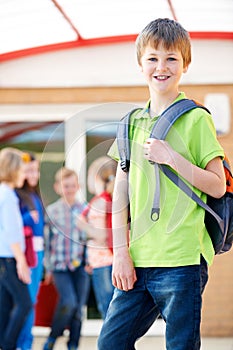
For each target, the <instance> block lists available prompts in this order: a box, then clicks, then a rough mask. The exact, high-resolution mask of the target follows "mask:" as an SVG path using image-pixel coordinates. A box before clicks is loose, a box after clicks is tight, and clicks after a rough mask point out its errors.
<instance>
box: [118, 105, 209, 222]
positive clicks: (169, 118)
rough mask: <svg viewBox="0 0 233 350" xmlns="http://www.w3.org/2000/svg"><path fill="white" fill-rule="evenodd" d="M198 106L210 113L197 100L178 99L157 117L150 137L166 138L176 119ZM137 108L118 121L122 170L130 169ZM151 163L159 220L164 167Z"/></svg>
mask: <svg viewBox="0 0 233 350" xmlns="http://www.w3.org/2000/svg"><path fill="white" fill-rule="evenodd" d="M197 107H200V108H203V109H205V110H206V111H207V112H208V113H210V112H209V110H208V109H207V108H206V107H204V106H203V105H201V104H199V103H197V102H195V101H194V100H190V99H182V100H179V101H176V102H175V103H173V104H172V105H170V106H169V107H168V108H167V109H166V110H165V111H164V112H163V113H162V114H161V115H160V116H159V118H158V119H157V121H156V123H155V124H154V126H153V129H152V131H151V134H150V137H151V138H156V139H159V140H165V138H166V136H167V133H168V132H169V130H170V128H171V127H172V125H173V124H174V123H175V121H176V120H177V119H179V117H180V116H181V115H183V114H184V113H186V112H188V111H190V110H191V109H194V108H197ZM136 110H139V109H138V108H137V109H134V110H132V111H130V112H129V113H128V114H127V115H126V116H125V117H123V118H122V119H121V121H120V122H119V123H118V128H117V144H118V151H119V156H120V160H121V163H120V164H121V168H122V170H123V171H125V172H128V171H129V166H130V141H129V137H128V130H129V125H130V117H131V115H132V114H133V113H134V112H135V111H136ZM150 163H151V164H153V165H154V170H155V179H156V191H155V194H154V200H153V207H152V210H151V220H152V221H157V220H158V219H159V214H160V179H159V169H160V170H162V168H161V167H160V166H159V165H158V164H156V163H154V162H151V161H150Z"/></svg>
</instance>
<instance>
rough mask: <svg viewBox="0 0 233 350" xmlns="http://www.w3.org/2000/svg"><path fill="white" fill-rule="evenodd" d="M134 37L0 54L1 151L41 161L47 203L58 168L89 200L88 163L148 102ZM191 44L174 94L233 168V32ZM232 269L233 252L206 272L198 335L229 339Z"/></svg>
mask: <svg viewBox="0 0 233 350" xmlns="http://www.w3.org/2000/svg"><path fill="white" fill-rule="evenodd" d="M185 3H187V2H185ZM213 3H214V1H213ZM223 3H224V1H223ZM209 16H211V14H209ZM146 23H147V22H146ZM231 23H233V21H232V22H231ZM141 27H142V26H141ZM135 37H136V36H135V35H131V36H130V35H128V36H120V35H118V36H115V37H114V38H113V37H112V38H110V39H108V40H107V39H106V38H102V40H92V42H90V41H87V42H86V44H85V40H83V41H82V42H81V44H80V45H78V44H75V45H74V44H73V45H72V43H71V41H70V42H69V44H68V43H66V44H65V43H63V45H62V44H60V45H50V46H49V45H47V46H46V45H45V46H43V47H41V48H40V49H38V48H37V49H36V48H30V49H27V50H26V49H25V50H22V51H20V50H18V51H17V50H16V51H15V52H13V53H12V52H11V53H9V52H8V53H7V52H6V53H3V54H0V61H1V65H0V87H1V89H0V147H1V148H2V147H4V146H6V145H8V146H9V145H12V146H15V147H19V148H22V149H27V150H28V149H30V150H31V151H33V152H35V153H36V154H37V155H38V156H39V157H40V160H41V181H40V187H41V193H42V199H43V201H44V204H45V205H47V204H49V203H50V202H52V201H53V200H54V199H55V197H56V196H55V194H54V192H53V189H52V183H53V175H54V173H55V171H56V170H57V169H58V168H59V167H60V166H61V165H63V164H64V162H65V163H66V164H67V165H68V166H70V167H72V168H74V169H75V170H76V171H77V172H78V174H79V178H80V183H81V186H82V194H81V195H83V196H84V197H86V196H87V198H88V195H89V194H88V193H86V169H87V166H88V164H90V162H91V161H92V160H93V159H95V158H96V157H98V156H100V155H102V154H105V153H106V151H107V150H108V148H109V146H110V145H111V143H112V141H113V139H114V137H115V132H116V126H117V122H118V120H119V119H120V118H121V117H122V116H123V115H124V114H125V113H126V112H128V111H129V110H130V109H132V108H134V107H135V106H143V105H144V103H145V102H146V101H147V99H148V96H149V95H148V89H147V87H146V84H145V82H144V80H143V77H142V74H141V72H140V70H139V68H138V66H137V62H136V55H135V47H134V40H135ZM191 38H192V56H193V58H192V63H191V65H190V67H189V70H188V72H187V73H186V74H184V76H183V78H182V81H181V86H180V90H181V91H184V92H185V93H186V95H187V97H190V98H193V99H195V100H197V101H199V102H201V103H202V104H204V105H206V106H207V107H208V108H209V109H210V110H211V112H212V115H213V118H214V122H215V125H216V129H217V132H218V138H219V141H220V143H221V144H222V146H223V147H224V149H225V151H226V153H227V155H228V157H229V159H230V161H231V164H232V167H233V65H232V59H233V29H232V27H231V29H230V30H229V29H228V30H226V31H223V32H220V31H219V32H217V31H213V30H212V31H211V32H204V31H202V32H193V34H192V36H191ZM232 267H233V249H232V250H231V251H230V252H228V253H226V254H223V255H221V256H216V257H215V261H214V264H213V265H212V266H211V267H210V270H209V272H210V276H209V283H208V285H207V288H206V290H205V293H204V298H203V315H202V320H203V321H202V335H203V336H219V337H221V336H231V337H232V336H233V268H232Z"/></svg>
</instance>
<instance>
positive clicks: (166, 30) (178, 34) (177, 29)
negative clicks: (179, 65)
mask: <svg viewBox="0 0 233 350" xmlns="http://www.w3.org/2000/svg"><path fill="white" fill-rule="evenodd" d="M159 44H162V45H163V46H164V48H165V49H166V50H170V49H178V50H179V51H180V52H181V55H182V57H183V61H184V67H187V66H188V65H189V64H190V62H191V42H190V37H189V33H188V32H187V31H186V30H185V29H184V28H183V27H182V26H181V24H179V23H178V22H176V21H174V20H172V19H169V18H158V19H156V20H154V21H152V22H150V23H149V24H148V25H147V26H146V27H145V28H144V29H143V30H142V31H141V33H140V34H139V35H138V37H137V39H136V51H137V60H138V63H139V65H140V64H141V57H142V55H143V53H144V50H145V48H146V46H148V45H151V47H154V48H155V49H157V48H158V46H159Z"/></svg>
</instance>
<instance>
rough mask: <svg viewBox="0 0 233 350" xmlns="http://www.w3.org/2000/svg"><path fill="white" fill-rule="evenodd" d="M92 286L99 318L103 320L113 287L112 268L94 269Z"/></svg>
mask: <svg viewBox="0 0 233 350" xmlns="http://www.w3.org/2000/svg"><path fill="white" fill-rule="evenodd" d="M92 284H93V289H94V293H95V298H96V302H97V308H98V310H99V312H100V314H101V317H102V318H103V319H105V317H106V313H107V310H108V306H109V304H110V301H111V300H112V296H113V291H114V287H113V285H112V266H104V267H98V268H94V269H93V270H92Z"/></svg>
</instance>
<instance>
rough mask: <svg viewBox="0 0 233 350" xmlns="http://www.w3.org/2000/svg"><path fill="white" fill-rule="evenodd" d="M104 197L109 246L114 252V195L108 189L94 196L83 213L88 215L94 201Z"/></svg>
mask: <svg viewBox="0 0 233 350" xmlns="http://www.w3.org/2000/svg"><path fill="white" fill-rule="evenodd" d="M99 198H102V199H103V200H104V201H105V203H106V215H105V223H106V229H107V247H108V248H109V249H110V250H111V252H113V240H112V196H111V194H110V193H108V192H107V191H104V192H102V193H101V194H99V195H96V196H94V197H93V198H92V199H91V200H90V202H89V204H88V205H87V207H86V208H85V209H84V210H83V212H82V215H83V216H85V217H87V216H88V213H89V210H90V208H91V206H92V205H93V202H95V201H96V200H97V199H99Z"/></svg>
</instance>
